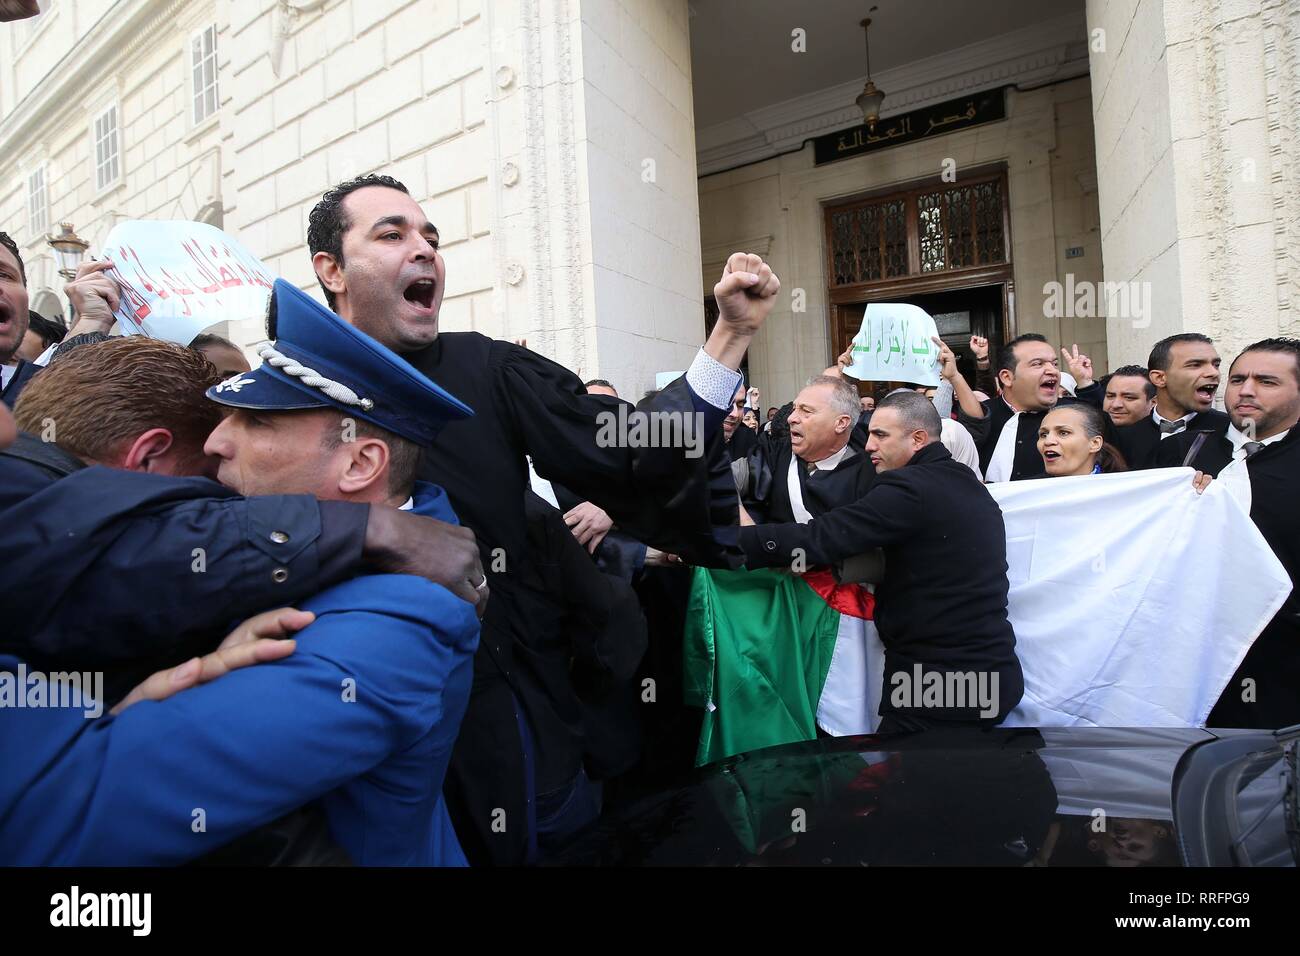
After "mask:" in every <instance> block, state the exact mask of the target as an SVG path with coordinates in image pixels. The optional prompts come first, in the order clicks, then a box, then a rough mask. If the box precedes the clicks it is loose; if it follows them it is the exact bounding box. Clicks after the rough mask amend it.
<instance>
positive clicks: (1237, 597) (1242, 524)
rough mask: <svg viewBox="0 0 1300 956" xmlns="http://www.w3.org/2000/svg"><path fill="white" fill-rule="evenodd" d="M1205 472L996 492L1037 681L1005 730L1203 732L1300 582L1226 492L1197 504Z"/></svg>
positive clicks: (1024, 660)
mask: <svg viewBox="0 0 1300 956" xmlns="http://www.w3.org/2000/svg"><path fill="white" fill-rule="evenodd" d="M1192 474H1193V472H1192V470H1191V469H1190V468H1164V469H1157V470H1153V471H1140V472H1128V473H1124V474H1114V475H1084V476H1080V477H1073V478H1049V479H1043V480H1039V481H1016V482H1006V483H1003V484H998V485H989V486H987V487H988V490H989V493H990V494H992V495H993V497H994V499H995V500H996V501H997V502H998V504H999V506H1000V507H1001V508H1002V514H1003V518H1004V520H1005V522H1006V530H1007V564H1008V568H1009V571H1008V579H1009V581H1010V585H1011V592H1010V600H1009V603H1008V615H1009V617H1010V619H1011V623H1012V626H1013V627H1014V628H1015V632H1016V653H1017V654H1018V655H1019V657H1020V662H1021V666H1022V667H1023V669H1024V673H1025V695H1024V698H1023V699H1022V700H1021V702H1020V705H1019V706H1018V707H1017V708H1016V709H1015V710H1014V711H1013V712H1012V713H1011V715H1010V716H1009V717H1008V718H1007V720H1006V721H1005V726H1022V727H1025V726H1036V727H1062V726H1100V727H1186V726H1198V725H1204V723H1205V719H1206V716H1207V715H1208V714H1209V712H1210V709H1211V708H1212V707H1213V706H1214V703H1215V701H1216V700H1217V699H1218V697H1219V695H1220V694H1221V693H1222V692H1223V689H1224V687H1225V686H1226V685H1227V683H1228V681H1229V679H1230V678H1231V677H1232V675H1233V673H1234V672H1235V671H1236V669H1237V667H1238V665H1240V663H1241V661H1242V659H1243V658H1244V657H1245V656H1246V652H1247V651H1248V650H1249V649H1250V645H1251V644H1252V643H1253V641H1254V640H1255V638H1256V637H1257V636H1258V635H1259V633H1260V631H1262V630H1263V629H1264V627H1265V625H1267V624H1268V622H1269V620H1270V619H1271V618H1272V617H1273V615H1274V614H1275V613H1276V612H1277V611H1278V609H1279V608H1280V607H1281V606H1282V604H1283V603H1284V602H1285V601H1286V597H1287V595H1288V594H1289V593H1290V591H1291V580H1290V578H1289V577H1288V576H1287V573H1286V570H1285V569H1284V568H1283V567H1282V564H1281V562H1279V561H1278V559H1277V558H1276V556H1274V554H1273V552H1272V550H1271V549H1270V548H1269V546H1268V543H1267V542H1266V541H1265V540H1264V538H1263V536H1262V535H1261V534H1260V533H1259V530H1258V529H1257V528H1256V527H1255V524H1254V522H1252V521H1251V520H1250V516H1249V515H1248V514H1246V512H1245V511H1243V510H1242V508H1241V506H1240V505H1239V504H1238V503H1237V501H1236V500H1235V499H1234V498H1233V497H1232V495H1230V494H1228V493H1227V489H1225V488H1222V487H1219V483H1218V482H1217V481H1216V482H1211V484H1210V487H1209V488H1208V489H1207V490H1206V492H1205V493H1204V494H1203V495H1198V494H1197V493H1196V492H1195V491H1194V490H1193V488H1192Z"/></svg>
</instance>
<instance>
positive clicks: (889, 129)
mask: <svg viewBox="0 0 1300 956" xmlns="http://www.w3.org/2000/svg"><path fill="white" fill-rule="evenodd" d="M1006 116H1007V106H1006V90H1005V89H997V90H988V91H986V92H983V93H976V94H974V95H973V96H963V97H961V98H960V99H956V100H948V101H947V102H946V103H937V104H935V105H934V106H928V107H926V108H925V109H923V110H913V111H912V112H911V113H904V114H903V115H901V116H891V117H889V118H888V119H882V120H878V121H877V122H876V128H875V129H874V130H869V129H867V127H866V126H865V125H864V126H854V127H853V128H852V129H846V130H841V131H840V132H838V133H827V134H826V135H825V136H818V137H817V138H816V139H814V140H813V164H814V165H816V166H821V165H822V164H823V163H833V162H835V161H836V160H837V159H848V158H849V157H850V156H859V155H861V154H862V153H869V152H871V151H872V150H876V149H884V148H886V147H888V146H901V145H902V144H903V143H912V142H915V141H917V140H920V139H925V138H927V137H931V136H940V135H942V134H944V133H954V132H956V131H957V130H960V129H970V128H971V127H972V126H980V125H983V124H984V123H993V122H996V121H997V120H1001V119H1006Z"/></svg>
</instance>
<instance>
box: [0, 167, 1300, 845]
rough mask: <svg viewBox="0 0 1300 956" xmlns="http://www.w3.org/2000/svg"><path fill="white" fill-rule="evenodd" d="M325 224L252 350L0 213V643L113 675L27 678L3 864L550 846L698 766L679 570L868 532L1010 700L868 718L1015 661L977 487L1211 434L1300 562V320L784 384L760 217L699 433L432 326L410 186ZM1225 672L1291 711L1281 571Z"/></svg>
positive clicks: (1044, 475) (682, 397)
mask: <svg viewBox="0 0 1300 956" xmlns="http://www.w3.org/2000/svg"><path fill="white" fill-rule="evenodd" d="M307 244H308V247H309V251H310V256H311V259H312V263H313V266H314V268H315V271H316V275H317V278H318V280H319V284H320V287H321V291H322V293H323V296H324V299H325V301H326V303H327V306H328V308H326V307H325V306H322V305H320V304H319V302H317V301H316V300H314V299H312V298H310V297H308V296H306V295H305V294H303V293H302V292H301V291H299V290H297V289H296V288H293V287H292V286H289V285H288V284H286V283H283V282H277V283H276V286H275V289H274V290H273V293H272V295H271V300H270V305H269V309H268V315H267V340H268V343H269V344H268V345H266V346H265V347H263V348H262V349H261V350H260V357H261V359H262V361H261V364H260V365H259V366H258V367H257V368H256V369H255V368H253V365H252V363H250V362H249V361H248V359H247V357H246V356H245V353H244V352H243V350H242V349H240V348H239V347H238V346H236V345H234V344H233V343H231V342H228V341H226V340H225V339H222V338H220V337H219V336H216V335H212V334H204V335H200V336H199V337H198V338H196V339H194V340H193V341H192V342H190V343H188V344H187V345H181V344H174V343H168V342H162V341H158V340H154V339H150V338H146V337H144V336H121V335H118V334H115V333H114V319H113V311H114V310H115V309H116V308H117V307H118V305H119V300H118V292H117V289H116V286H115V284H114V282H113V281H112V279H111V278H110V276H109V274H108V273H109V270H111V267H112V263H111V262H110V261H107V260H103V261H97V262H91V263H87V264H86V265H84V266H83V267H82V269H81V270H80V271H79V272H78V275H77V277H76V278H75V279H74V280H72V281H71V282H70V283H69V284H68V286H67V293H68V298H69V301H70V302H71V303H72V305H73V309H74V317H73V324H72V327H71V328H70V329H67V330H66V332H65V329H64V328H63V325H62V323H61V322H60V321H52V320H49V319H43V318H40V317H38V316H34V315H33V314H32V313H30V312H29V310H28V303H27V293H26V274H25V270H24V264H23V261H22V257H21V254H20V249H19V247H18V246H17V245H16V244H15V243H14V242H13V241H12V240H11V239H10V238H9V237H8V235H6V234H4V233H0V366H2V367H3V389H4V392H3V397H4V405H5V406H6V407H7V408H6V410H4V411H2V412H0V444H3V445H5V446H6V448H5V450H3V451H0V541H3V543H4V547H3V550H4V552H5V554H6V556H7V557H6V573H5V575H4V584H3V585H2V586H0V587H2V589H3V591H4V604H5V607H6V608H7V609H8V610H7V611H6V619H7V620H6V629H5V634H4V636H3V639H2V640H0V677H3V676H4V675H9V676H10V677H15V676H16V675H19V674H53V673H56V672H58V673H67V672H77V673H85V674H95V675H100V678H102V686H99V687H97V693H98V695H99V696H98V702H99V704H100V705H102V707H103V712H102V713H101V714H97V715H96V716H95V718H94V719H86V718H84V717H82V716H81V715H77V716H78V719H76V720H65V719H63V717H62V716H61V715H60V714H58V713H57V712H56V710H52V709H44V710H43V709H40V708H30V709H22V710H18V709H13V708H7V707H0V737H2V738H3V740H2V742H0V749H3V751H4V752H5V754H6V757H5V760H6V767H7V773H6V779H5V781H4V782H3V783H0V836H3V838H4V839H3V840H0V842H3V843H4V845H6V846H9V847H13V848H14V849H13V850H12V853H13V856H12V861H13V862H92V863H95V862H101V863H182V862H188V861H192V860H199V859H219V860H227V861H232V862H252V863H269V862H333V861H350V862H355V863H376V864H393V863H426V864H427V863H464V862H468V863H471V864H475V865H483V864H517V863H528V862H536V861H539V860H544V859H546V857H547V856H548V854H550V853H552V852H553V851H554V850H555V849H556V848H558V847H561V846H563V845H564V843H565V841H566V840H568V839H570V838H571V837H572V836H573V835H574V834H576V833H578V832H579V831H581V830H582V829H583V828H584V827H586V826H588V825H589V824H591V823H592V822H593V821H594V820H596V819H597V818H598V817H599V815H600V813H601V810H602V807H603V806H606V805H608V804H609V803H610V802H612V801H619V800H623V799H628V798H630V797H632V796H635V795H636V794H639V793H643V792H645V791H646V790H648V789H651V788H654V787H655V786H658V785H659V784H661V783H662V782H663V781H664V780H667V779H670V778H671V777H673V776H674V775H675V774H678V773H680V772H682V771H684V770H688V769H689V768H690V766H691V763H692V757H693V755H694V750H695V740H696V738H697V737H698V733H699V714H698V712H697V711H694V710H692V709H691V708H689V707H686V706H684V705H683V704H682V702H681V699H682V687H681V666H682V662H681V634H682V628H683V621H684V619H685V616H686V615H687V613H688V603H689V602H688V597H687V595H688V592H689V588H690V579H691V574H692V569H693V567H711V568H733V569H734V568H741V567H744V568H759V567H767V566H778V567H779V566H783V565H787V564H788V563H789V561H790V555H791V554H794V553H796V552H797V553H799V554H801V555H804V556H806V557H807V559H808V560H809V561H810V562H811V563H812V564H814V565H823V566H833V567H837V566H839V565H842V564H843V562H845V561H846V560H849V559H852V558H853V557H854V556H856V555H859V554H862V553H865V552H869V551H872V550H873V549H876V548H880V549H883V552H884V554H885V558H886V561H885V570H884V572H883V578H881V580H880V582H879V586H878V587H877V589H876V591H875V601H876V624H877V626H878V628H879V632H880V636H881V639H882V641H883V643H884V647H885V653H886V672H887V673H889V672H891V671H896V670H903V669H906V668H911V667H912V666H913V665H924V666H926V667H933V668H936V669H939V670H945V669H951V668H953V667H956V666H958V665H959V664H960V665H961V666H969V667H975V668H977V669H981V670H984V671H988V672H993V673H996V674H997V675H998V676H999V681H998V684H997V686H998V688H999V691H998V693H999V698H998V700H997V701H996V706H995V708H994V710H995V711H996V712H995V713H989V714H982V715H975V714H973V713H969V712H963V711H958V710H950V709H949V710H945V709H941V710H938V711H934V710H931V711H924V712H922V711H921V710H911V709H909V708H906V707H902V708H897V707H891V706H889V705H887V704H885V705H882V711H881V714H880V716H881V717H882V718H883V719H882V722H881V724H880V728H879V731H880V732H881V733H891V732H924V731H926V730H929V729H933V728H934V727H936V726H940V727H942V726H951V725H962V724H971V725H979V726H986V725H996V724H997V723H998V722H999V721H1000V720H1002V719H1003V718H1004V717H1005V716H1006V715H1007V713H1008V712H1009V711H1010V710H1011V709H1012V708H1014V707H1015V706H1016V703H1017V701H1018V700H1019V699H1020V695H1021V690H1022V679H1021V670H1020V664H1019V662H1018V660H1017V656H1016V650H1015V636H1014V633H1013V628H1012V626H1011V623H1010V622H1009V620H1008V616H1007V593H1008V582H1007V571H1006V569H1007V563H1006V542H1005V540H1004V532H1003V521H1002V515H1001V512H1000V511H999V508H998V505H997V504H996V502H995V501H994V499H993V498H992V497H991V496H990V494H989V492H988V490H987V484H988V483H996V482H1003V481H1020V480H1026V479H1066V478H1078V479H1084V478H1086V477H1087V476H1096V475H1110V474H1114V473H1117V472H1125V471H1132V470H1145V469H1154V468H1165V467H1180V466H1190V467H1191V468H1193V469H1194V470H1195V478H1194V480H1193V481H1194V485H1195V487H1196V488H1197V490H1200V491H1204V490H1205V489H1207V487H1209V486H1210V485H1211V484H1212V483H1213V482H1220V483H1223V486H1224V487H1225V488H1226V490H1228V491H1229V492H1230V493H1231V494H1233V495H1234V496H1236V497H1237V498H1238V499H1239V500H1240V502H1241V504H1242V506H1243V509H1244V510H1245V511H1246V512H1247V513H1248V514H1249V516H1250V518H1251V520H1252V521H1253V522H1254V523H1255V524H1256V525H1257V526H1258V528H1259V531H1260V532H1261V533H1262V535H1263V537H1264V538H1265V539H1266V540H1267V541H1268V543H1269V545H1270V546H1271V547H1272V549H1273V550H1274V552H1275V554H1276V555H1277V557H1278V558H1279V559H1280V561H1281V562H1282V564H1283V565H1284V566H1285V568H1286V570H1287V572H1288V574H1289V575H1290V576H1291V578H1292V580H1293V581H1296V580H1300V509H1297V508H1296V507H1295V489H1296V487H1297V481H1298V480H1300V437H1297V434H1298V430H1297V429H1296V427H1295V426H1296V424H1297V420H1298V419H1300V340H1296V339H1288V338H1272V339H1266V340H1263V341H1260V342H1256V343H1254V344H1252V345H1249V346H1248V347H1246V348H1244V349H1242V350H1241V351H1240V352H1239V353H1238V354H1236V355H1234V356H1232V357H1231V359H1230V361H1228V363H1227V364H1226V368H1225V367H1224V365H1223V363H1222V361H1221V357H1220V355H1219V353H1218V351H1217V349H1216V348H1215V345H1214V343H1213V342H1212V341H1211V339H1210V338H1208V337H1207V336H1205V335H1201V334H1197V333H1183V334H1178V335H1172V336H1169V337H1167V338H1164V339H1162V340H1160V341H1159V342H1156V343H1154V345H1153V347H1152V349H1151V352H1150V356H1149V358H1148V361H1147V365H1146V366H1136V365H1126V366H1123V367H1121V368H1119V369H1117V370H1116V371H1115V372H1114V373H1112V374H1111V375H1108V376H1106V377H1104V378H1102V379H1100V380H1095V379H1094V377H1093V368H1092V362H1091V361H1090V359H1089V358H1088V357H1087V356H1086V355H1082V354H1081V353H1080V352H1079V350H1078V348H1077V346H1075V347H1072V348H1059V347H1058V345H1057V344H1055V343H1050V342H1048V341H1047V340H1046V339H1045V338H1044V337H1043V336H1041V335H1036V334H1026V335H1020V336H1017V337H1015V338H1012V339H1010V340H1009V341H1006V342H1003V343H1001V344H1000V345H997V347H996V348H994V347H993V345H992V344H991V343H990V342H988V341H987V340H985V339H982V338H979V337H973V338H971V339H970V340H969V342H965V343H959V345H960V346H961V347H964V348H968V349H969V351H970V354H971V356H972V357H973V359H974V361H975V367H976V370H977V373H976V380H975V381H974V382H973V383H969V382H967V381H966V380H965V377H964V376H963V375H962V374H961V372H960V371H959V369H958V358H957V356H956V354H955V353H954V352H953V350H952V348H951V347H950V346H949V345H947V344H945V343H944V342H943V341H942V340H939V339H936V340H935V344H936V348H937V350H938V355H939V370H940V383H939V385H938V386H937V387H935V386H932V385H930V386H926V385H920V384H914V383H906V382H901V383H900V382H895V383H892V386H893V387H886V386H884V385H882V384H880V383H875V384H868V383H863V384H858V383H856V382H855V381H854V380H852V379H850V378H847V377H845V374H844V369H845V368H846V367H847V366H849V365H850V364H851V363H850V358H851V355H850V353H848V352H846V353H845V355H843V356H841V357H840V358H839V360H838V361H837V363H836V364H835V365H833V366H831V367H830V368H827V369H824V370H822V369H809V370H807V371H808V372H809V373H810V376H811V377H810V378H809V380H808V384H807V385H806V386H805V387H804V388H803V389H802V390H801V391H800V392H799V394H798V395H797V396H795V397H794V398H793V400H792V401H790V402H789V403H787V404H785V405H784V406H781V407H777V406H768V407H767V408H766V410H764V408H763V406H762V404H761V399H762V395H761V393H760V391H759V389H757V388H755V387H752V386H749V387H747V385H748V384H749V383H746V382H745V381H744V380H743V376H742V373H741V371H740V368H741V364H742V360H743V358H744V356H745V353H746V350H747V348H748V346H749V343H750V342H751V340H752V338H753V336H754V334H755V333H756V332H757V330H758V329H759V328H760V327H761V325H762V323H763V321H764V319H765V318H766V316H767V314H768V313H769V311H770V310H771V308H772V304H773V301H774V300H775V297H776V296H777V295H778V293H779V291H780V282H779V280H778V278H777V277H776V276H775V275H774V274H773V272H772V270H771V268H770V267H769V266H768V265H767V264H766V263H764V262H763V261H762V260H761V259H760V258H759V257H758V256H755V255H750V254H746V253H736V254H734V255H732V256H731V258H730V259H729V260H728V262H727V265H726V269H725V271H724V273H723V275H722V277H721V279H720V280H719V282H718V284H717V286H716V287H715V290H714V291H715V295H716V297H717V301H718V304H719V310H720V315H719V318H718V321H717V323H716V325H715V327H714V329H713V331H712V332H711V333H710V335H709V337H708V340H707V341H706V343H705V344H704V346H703V347H702V348H701V349H700V350H699V352H698V353H697V355H696V356H695V359H694V361H693V363H692V364H691V366H690V369H689V371H687V372H686V373H685V374H684V375H683V376H681V377H680V378H679V379H677V380H676V381H674V382H673V383H671V384H670V385H668V386H667V387H665V388H663V389H661V390H659V391H656V392H653V393H650V394H649V395H647V396H646V397H645V398H644V399H643V400H642V401H641V402H640V403H639V404H638V406H637V410H638V411H640V412H646V413H662V414H667V415H678V416H690V417H693V418H694V419H696V420H698V421H700V422H701V423H702V428H703V432H704V435H703V439H704V453H703V454H695V453H692V448H691V447H690V443H682V444H679V445H678V446H675V447H672V446H651V447H648V446H646V445H645V444H643V443H637V442H631V441H615V442H609V441H604V440H601V439H600V437H599V436H600V434H601V429H602V427H603V426H604V424H605V423H607V422H608V421H610V420H611V419H612V418H617V414H616V413H619V412H620V411H621V410H625V409H628V408H630V407H631V406H629V405H628V404H627V403H626V402H624V401H623V399H621V398H620V397H619V395H618V391H617V389H616V387H615V386H614V385H612V384H611V383H610V382H608V381H606V380H603V379H593V380H590V381H588V382H586V383H585V384H584V383H583V382H582V381H581V380H580V379H579V378H578V377H577V376H576V375H575V374H574V373H573V372H571V371H569V370H568V369H565V368H563V367H561V366H560V365H558V364H556V363H554V362H552V361H550V360H548V359H546V358H544V357H542V356H541V355H539V354H537V353H536V352H533V351H530V350H529V349H527V348H526V347H525V346H523V345H520V344H517V343H510V342H504V341H497V340H493V339H490V338H488V337H486V336H483V335H480V334H478V333H474V332H445V331H440V330H439V327H438V314H439V309H440V305H441V302H442V297H443V292H444V290H445V286H446V281H447V276H446V264H445V262H444V260H443V258H442V256H441V254H440V252H439V236H438V231H437V229H436V227H435V226H434V225H433V224H432V223H430V222H429V221H428V219H427V217H426V216H425V215H424V213H423V211H422V210H421V208H420V206H419V205H418V204H417V203H416V202H415V201H414V200H413V199H412V198H411V196H410V195H409V194H408V191H407V189H406V187H405V186H404V185H402V184H401V183H400V182H398V181H396V180H394V179H391V178H389V177H386V176H382V175H368V176H364V177H360V178H358V179H355V180H351V181H349V182H346V183H342V184H340V185H338V186H336V187H335V188H333V189H331V190H330V191H329V192H327V193H326V194H325V196H324V197H323V198H322V199H321V201H320V202H319V203H318V204H317V205H316V206H315V208H314V209H313V211H312V213H311V216H310V221H309V230H308V235H307ZM1220 394H1221V395H1222V402H1221V404H1222V409H1223V410H1219V409H1218V408H1216V407H1215V405H1216V400H1218V399H1219V397H1220ZM8 409H12V420H10V415H9V411H8ZM623 414H624V418H625V419H626V414H627V413H626V411H624V412H623ZM954 622H959V624H955V623H954ZM1238 673H1239V676H1243V677H1250V678H1252V679H1253V681H1254V682H1255V684H1257V686H1258V693H1256V694H1252V695H1250V699H1249V700H1246V699H1243V695H1241V694H1239V693H1238V692H1237V691H1236V688H1237V687H1238V686H1239V684H1240V680H1238V679H1237V678H1234V680H1233V681H1231V682H1230V683H1229V684H1228V687H1227V689H1226V690H1225V691H1224V694H1223V697H1222V698H1221V699H1220V701H1219V703H1218V705H1217V706H1216V707H1215V709H1214V711H1213V713H1212V714H1211V717H1210V721H1209V723H1210V724H1211V725H1213V726H1225V727H1270V728H1275V727H1281V726H1285V725H1289V724H1293V723H1297V722H1300V597H1298V596H1297V593H1296V592H1295V591H1293V592H1292V594H1291V595H1290V597H1289V598H1288V600H1287V602H1286V604H1285V605H1284V606H1283V607H1282V608H1281V609H1280V610H1279V611H1278V612H1277V614H1276V615H1275V617H1274V618H1273V620H1272V622H1271V623H1270V624H1269V625H1268V627H1267V628H1265V630H1264V632H1263V633H1262V634H1261V635H1260V636H1259V637H1258V638H1257V640H1256V641H1255V642H1254V644H1253V646H1252V647H1251V650H1250V652H1249V654H1248V655H1247V656H1246V658H1245V660H1243V661H1242V662H1241V666H1240V669H1239V672H1238ZM647 688H650V689H651V690H650V692H649V696H648V697H647ZM647 700H653V701H655V702H656V703H655V706H652V707H651V706H645V703H646V701H647ZM828 732H829V731H828ZM11 758H12V761H11ZM11 768H12V769H13V772H8V771H9V770H10V769H11ZM160 781H162V782H161V783H160ZM200 811H201V815H202V819H203V821H204V825H203V827H201V828H199V827H196V825H195V820H197V819H198V816H197V814H199V813H200ZM124 819H129V820H130V821H131V822H130V824H129V825H126V824H123V823H122V821H123V820H124ZM20 832H21V833H22V834H23V837H24V838H23V840H21V841H18V842H14V841H11V840H10V839H9V838H10V837H11V836H12V835H13V834H16V833H20Z"/></svg>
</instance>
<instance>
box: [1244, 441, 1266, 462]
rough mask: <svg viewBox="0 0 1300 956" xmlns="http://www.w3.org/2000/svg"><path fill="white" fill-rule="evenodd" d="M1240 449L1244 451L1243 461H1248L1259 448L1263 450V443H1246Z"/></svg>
mask: <svg viewBox="0 0 1300 956" xmlns="http://www.w3.org/2000/svg"><path fill="white" fill-rule="evenodd" d="M1241 447H1242V448H1243V449H1245V451H1246V458H1245V460H1246V461H1250V456H1251V455H1253V454H1255V452H1257V451H1259V450H1260V449H1261V448H1263V447H1264V443H1263V442H1262V441H1248V442H1246V443H1245V444H1244V445H1242V446H1241Z"/></svg>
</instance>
